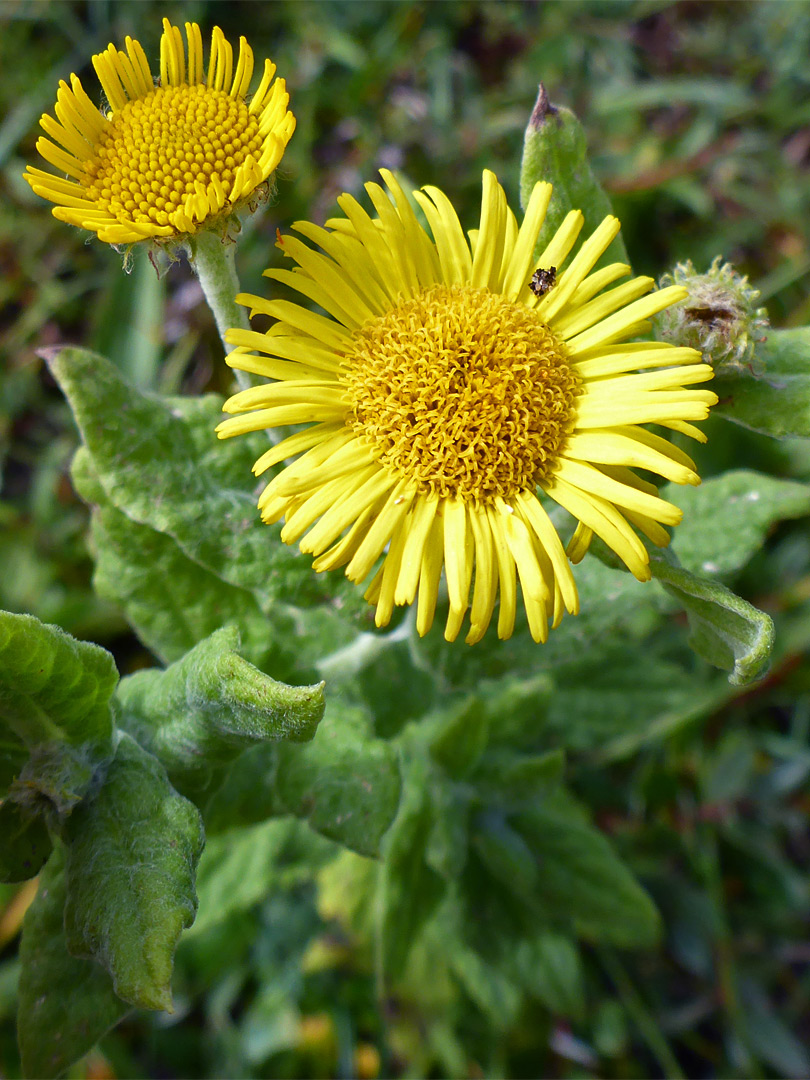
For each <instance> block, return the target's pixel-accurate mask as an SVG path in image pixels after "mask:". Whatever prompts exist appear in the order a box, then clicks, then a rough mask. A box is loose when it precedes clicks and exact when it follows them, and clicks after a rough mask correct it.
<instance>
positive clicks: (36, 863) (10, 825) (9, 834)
mask: <svg viewBox="0 0 810 1080" xmlns="http://www.w3.org/2000/svg"><path fill="white" fill-rule="evenodd" d="M0 836H2V838H3V843H2V844H0V881H1V882H4V883H7V882H14V881H28V879H29V878H32V877H36V875H37V874H38V873H39V871H40V870H41V869H42V867H43V866H44V865H45V861H46V859H47V858H48V856H49V855H50V853H51V838H50V835H49V833H48V829H47V827H46V825H45V823H44V821H42V819H41V818H38V817H32V816H31V815H30V814H28V813H26V812H25V811H23V808H22V807H21V806H20V805H19V804H18V803H15V802H12V801H11V800H10V799H7V800H6V801H5V802H4V803H3V804H2V806H0Z"/></svg>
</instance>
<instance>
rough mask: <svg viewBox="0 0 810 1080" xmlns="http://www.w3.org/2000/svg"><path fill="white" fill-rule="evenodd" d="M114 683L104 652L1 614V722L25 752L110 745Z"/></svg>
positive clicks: (22, 618)
mask: <svg viewBox="0 0 810 1080" xmlns="http://www.w3.org/2000/svg"><path fill="white" fill-rule="evenodd" d="M117 681H118V672H117V671H116V669H115V663H114V662H113V658H112V656H110V654H109V653H108V652H107V651H106V649H102V648H100V647H99V646H98V645H91V644H89V643H88V642H86V641H77V640H76V638H73V637H71V636H70V634H66V633H65V631H64V630H61V629H60V628H59V627H58V626H48V625H46V624H45V623H41V622H40V621H39V619H35V618H34V617H33V615H13V614H11V613H10V612H8V611H1V612H0V720H2V722H3V724H4V725H5V726H6V727H7V728H9V729H10V730H11V732H12V733H13V734H14V736H16V738H17V739H18V740H19V741H20V742H22V743H23V744H24V745H25V746H26V747H28V748H29V750H32V749H33V748H34V747H37V746H46V745H51V744H54V743H69V744H70V745H72V746H81V745H83V744H87V743H90V744H93V745H96V746H98V747H99V748H100V749H103V748H106V747H108V746H109V745H110V739H111V737H112V715H111V713H110V704H109V702H110V697H111V696H112V693H113V690H114V689H115V684H116V683H117Z"/></svg>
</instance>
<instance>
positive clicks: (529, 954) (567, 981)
mask: <svg viewBox="0 0 810 1080" xmlns="http://www.w3.org/2000/svg"><path fill="white" fill-rule="evenodd" d="M509 968H510V971H511V972H512V974H513V976H514V977H515V978H516V979H517V981H519V982H520V983H521V985H522V986H524V987H525V989H526V990H527V991H528V992H529V993H530V994H532V995H533V996H534V997H536V998H537V999H538V1000H539V1001H542V1003H543V1004H544V1005H545V1006H546V1008H547V1009H550V1010H551V1012H553V1013H557V1014H558V1015H560V1016H570V1017H571V1018H572V1019H574V1020H581V1019H583V1017H584V1016H585V984H584V980H583V973H582V964H581V961H580V956H579V950H578V948H577V945H576V942H575V941H572V940H571V938H570V937H567V936H566V935H565V934H560V933H557V932H556V931H554V930H543V931H541V932H540V933H538V934H537V935H536V936H535V937H532V938H524V939H523V940H522V941H520V942H518V944H517V946H516V948H515V952H514V956H513V958H512V961H511V963H510V965H509Z"/></svg>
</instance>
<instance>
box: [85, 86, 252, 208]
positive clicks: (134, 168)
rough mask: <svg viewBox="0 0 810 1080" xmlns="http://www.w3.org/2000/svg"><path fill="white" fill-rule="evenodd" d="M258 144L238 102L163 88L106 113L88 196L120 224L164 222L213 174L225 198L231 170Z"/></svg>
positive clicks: (197, 89)
mask: <svg viewBox="0 0 810 1080" xmlns="http://www.w3.org/2000/svg"><path fill="white" fill-rule="evenodd" d="M261 146H262V136H261V135H260V134H259V118H258V117H257V116H255V115H250V114H249V113H248V107H247V105H246V104H245V102H244V100H242V99H240V98H233V97H231V96H230V95H229V94H227V93H225V91H224V90H214V89H210V88H209V87H207V86H204V85H194V86H189V85H188V84H183V85H181V86H163V87H157V88H156V89H155V90H153V91H151V93H149V94H147V95H146V96H145V97H143V98H139V99H137V100H135V101H129V102H127V104H126V105H125V106H124V107H123V108H122V109H120V110H118V111H117V112H115V113H114V114H113V115H112V116H111V118H110V125H109V128H108V130H107V132H106V133H105V135H104V136H103V137H102V139H101V140H100V143H99V146H98V149H97V151H96V154H95V156H94V157H93V158H91V159H90V160H89V161H87V162H86V163H85V175H84V177H83V183H84V186H85V188H86V190H87V197H88V198H89V199H92V200H93V201H94V202H95V203H96V205H97V206H98V207H99V209H102V210H105V211H107V212H108V213H110V214H112V215H113V216H114V217H116V218H118V219H119V221H136V222H142V223H147V222H152V223H156V224H158V225H166V224H167V223H168V222H169V218H170V215H171V214H172V213H173V212H174V211H175V210H177V209H178V207H180V206H181V205H182V203H183V202H184V200H185V199H186V197H187V196H188V195H193V194H194V193H195V192H197V191H199V186H198V185H199V184H200V183H202V185H203V187H204V188H207V187H208V185H209V184H210V183H211V182H212V178H214V177H216V178H218V180H219V183H220V184H221V185H222V188H223V190H224V193H225V196H226V197H227V196H228V195H229V194H230V191H231V186H232V183H233V178H234V175H235V173H236V170H237V169H238V168H239V166H240V165H241V164H242V162H243V161H244V160H245V159H246V158H247V156H248V155H249V154H253V156H254V158H255V159H256V160H257V161H258V159H259V155H260V152H261Z"/></svg>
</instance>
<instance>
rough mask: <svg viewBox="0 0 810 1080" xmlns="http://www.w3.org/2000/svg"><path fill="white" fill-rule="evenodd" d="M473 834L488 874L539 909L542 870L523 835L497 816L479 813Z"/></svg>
mask: <svg viewBox="0 0 810 1080" xmlns="http://www.w3.org/2000/svg"><path fill="white" fill-rule="evenodd" d="M471 832H472V835H471V840H472V844H473V846H474V847H475V850H476V851H477V852H478V855H479V857H480V858H481V861H482V862H483V864H484V866H485V867H486V868H487V870H488V871H489V873H490V874H491V875H492V876H493V877H494V878H495V880H496V881H497V882H498V883H499V884H500V885H501V887H502V888H505V889H507V890H508V891H509V892H510V893H512V894H513V895H514V896H516V897H517V898H518V899H519V900H522V901H523V903H524V904H527V905H528V906H529V907H530V908H536V907H537V906H538V897H539V894H538V889H537V885H538V876H539V872H540V871H539V867H538V864H537V859H536V857H535V855H534V853H533V851H532V849H531V848H530V847H529V845H528V844H527V843H526V841H525V840H524V838H523V837H522V836H521V834H520V833H519V832H517V831H516V830H515V829H513V828H512V827H511V825H510V824H509V823H508V822H507V820H506V819H505V818H504V817H503V815H501V814H498V813H484V814H480V815H479V816H478V818H477V819H476V822H475V825H474V828H473V829H472V830H471Z"/></svg>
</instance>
